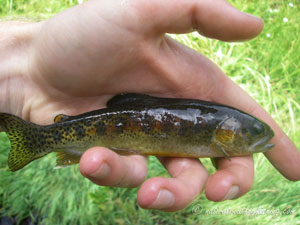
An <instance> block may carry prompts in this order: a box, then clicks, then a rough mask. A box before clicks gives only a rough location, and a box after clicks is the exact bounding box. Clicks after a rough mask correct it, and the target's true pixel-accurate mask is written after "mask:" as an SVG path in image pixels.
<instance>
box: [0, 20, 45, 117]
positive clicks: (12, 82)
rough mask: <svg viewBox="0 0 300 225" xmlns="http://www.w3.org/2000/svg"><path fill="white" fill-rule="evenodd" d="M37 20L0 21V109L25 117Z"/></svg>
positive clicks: (37, 25) (37, 26)
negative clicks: (31, 21)
mask: <svg viewBox="0 0 300 225" xmlns="http://www.w3.org/2000/svg"><path fill="white" fill-rule="evenodd" d="M39 24H40V23H30V22H18V21H11V22H1V23H0V111H1V112H8V113H12V114H16V115H19V116H22V117H23V118H24V117H25V115H24V113H25V111H26V110H25V111H24V102H25V99H26V92H27V89H28V88H30V85H28V83H30V82H31V81H30V73H29V71H30V70H31V67H32V66H31V64H32V63H31V58H32V52H33V46H34V45H33V43H34V39H35V37H36V36H37V34H38V29H39V26H40V25H39Z"/></svg>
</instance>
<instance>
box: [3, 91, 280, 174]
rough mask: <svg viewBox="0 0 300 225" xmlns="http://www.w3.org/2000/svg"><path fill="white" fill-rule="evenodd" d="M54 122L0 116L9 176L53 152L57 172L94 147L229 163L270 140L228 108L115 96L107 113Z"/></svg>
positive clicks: (267, 132) (264, 130)
mask: <svg viewBox="0 0 300 225" xmlns="http://www.w3.org/2000/svg"><path fill="white" fill-rule="evenodd" d="M54 122H55V123H53V124H51V125H46V126H40V125H37V124H34V123H30V122H27V121H24V120H22V119H21V118H18V117H16V116H14V115H10V114H7V113H0V129H1V128H2V130H3V131H5V132H6V133H7V136H8V138H9V140H10V143H11V151H10V153H9V157H8V166H9V169H10V170H11V171H16V170H19V169H21V168H22V167H24V166H26V165H27V164H28V163H30V162H31V161H33V160H35V159H38V158H40V157H42V156H44V155H46V154H48V153H50V152H56V154H57V165H58V166H67V165H71V164H75V163H78V162H79V159H80V157H81V155H82V154H83V152H84V151H85V150H87V149H88V148H90V147H93V146H104V147H107V148H109V149H111V150H113V151H116V152H117V153H119V154H141V155H155V156H167V157H193V158H199V157H226V158H228V159H229V157H230V156H243V155H250V154H253V153H256V152H264V151H267V150H268V149H270V148H271V147H272V146H273V144H268V142H269V140H270V139H271V138H272V137H273V136H274V133H273V131H272V129H271V128H270V127H269V126H268V125H267V124H266V123H264V122H263V121H261V120H259V119H257V118H255V117H253V116H251V115H249V114H247V113H245V112H242V111H240V110H238V109H235V108H232V107H229V106H225V105H221V104H216V103H212V102H207V101H201V100H193V99H175V98H157V97H151V96H148V95H142V94H120V95H116V96H114V97H113V98H112V99H110V100H109V101H108V102H107V108H103V109H99V110H95V111H91V112H87V113H83V114H81V115H77V116H67V115H63V114H60V115H58V116H56V117H55V119H54Z"/></svg>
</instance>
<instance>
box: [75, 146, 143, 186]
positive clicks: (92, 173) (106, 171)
mask: <svg viewBox="0 0 300 225" xmlns="http://www.w3.org/2000/svg"><path fill="white" fill-rule="evenodd" d="M79 169H80V172H81V174H82V175H83V176H85V177H87V178H88V179H90V180H91V181H92V182H94V183H95V184H98V185H103V186H114V187H136V186H138V185H140V184H141V183H142V182H143V181H144V179H145V177H146V175H147V160H146V158H145V157H144V156H139V155H130V156H120V155H118V154H117V153H115V152H113V151H111V150H109V149H106V148H103V147H95V148H91V149H89V150H87V151H86V152H85V153H84V154H83V155H82V157H81V159H80V163H79Z"/></svg>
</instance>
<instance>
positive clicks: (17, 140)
mask: <svg viewBox="0 0 300 225" xmlns="http://www.w3.org/2000/svg"><path fill="white" fill-rule="evenodd" d="M40 128H41V126H39V125H36V124H33V123H30V122H27V121H25V120H22V119H21V118H19V117H17V116H14V115H11V114H7V113H0V132H1V131H4V132H6V134H7V136H8V138H9V140H10V143H11V150H10V152H9V156H8V167H9V169H10V170H11V171H17V170H19V169H21V168H23V167H24V166H26V165H27V164H28V163H30V162H31V161H33V160H35V159H37V158H40V157H42V156H44V155H46V154H47V153H48V152H47V151H45V150H41V145H40V144H39V141H38V130H39V129H40Z"/></svg>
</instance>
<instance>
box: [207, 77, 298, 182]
mask: <svg viewBox="0 0 300 225" xmlns="http://www.w3.org/2000/svg"><path fill="white" fill-rule="evenodd" d="M221 73H222V72H221ZM224 76H225V75H224ZM226 78H227V77H226ZM224 80H225V81H226V82H225V83H224V85H223V87H222V88H218V89H216V90H217V91H216V93H214V95H213V98H214V100H215V101H217V102H222V103H224V104H228V105H231V106H233V107H236V108H239V109H241V110H243V111H245V112H247V113H249V114H251V115H254V116H256V117H258V118H260V119H262V120H263V121H265V122H266V123H268V124H269V125H270V126H271V127H272V129H273V130H274V133H275V136H274V138H273V139H272V140H271V143H273V144H275V146H274V147H273V148H272V149H271V150H269V151H267V152H265V153H264V154H265V156H266V157H267V158H268V160H269V161H270V162H271V163H272V165H273V166H274V167H275V168H276V169H277V170H278V171H279V172H280V173H281V174H282V175H283V176H285V177H286V178H287V179H289V180H292V181H298V180H300V152H299V151H298V149H297V147H296V145H295V144H294V143H293V142H292V141H291V140H290V139H289V137H288V136H287V135H286V134H285V133H284V132H283V131H282V130H281V128H280V127H279V126H278V125H277V124H276V122H275V121H274V120H273V119H272V117H271V116H270V115H269V114H268V113H267V112H266V111H265V110H264V109H263V108H262V107H260V105H259V104H258V103H257V102H255V101H254V100H253V99H252V98H251V97H250V96H249V95H248V94H247V93H246V92H244V91H243V90H242V89H241V88H240V87H239V86H237V85H236V84H235V83H234V82H233V81H231V80H230V79H229V78H227V79H224ZM236 96H239V97H238V98H237V97H236Z"/></svg>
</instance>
